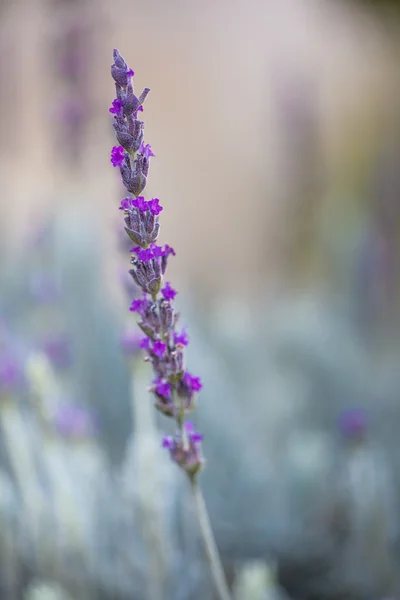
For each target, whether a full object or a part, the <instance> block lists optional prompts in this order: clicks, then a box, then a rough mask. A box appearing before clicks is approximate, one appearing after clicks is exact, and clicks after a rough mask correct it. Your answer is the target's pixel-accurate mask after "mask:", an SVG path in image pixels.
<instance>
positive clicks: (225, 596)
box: [189, 475, 232, 600]
mask: <svg viewBox="0 0 400 600" xmlns="http://www.w3.org/2000/svg"><path fill="white" fill-rule="evenodd" d="M189 481H190V487H191V489H192V493H193V497H194V503H195V507H196V515H197V520H198V523H199V527H200V532H201V537H202V538H203V543H204V549H205V551H206V554H207V558H208V560H209V563H210V568H211V573H212V576H213V580H214V584H215V589H216V591H217V593H218V597H219V600H232V596H231V593H230V591H229V588H228V584H227V582H226V579H225V573H224V569H223V566H222V562H221V558H220V556H219V552H218V548H217V544H216V543H215V539H214V534H213V532H212V529H211V523H210V519H209V517H208V512H207V507H206V504H205V502H204V498H203V494H202V493H201V489H200V487H199V484H198V482H197V476H196V475H195V476H194V477H190V476H189Z"/></svg>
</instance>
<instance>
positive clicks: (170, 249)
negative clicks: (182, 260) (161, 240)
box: [164, 244, 176, 256]
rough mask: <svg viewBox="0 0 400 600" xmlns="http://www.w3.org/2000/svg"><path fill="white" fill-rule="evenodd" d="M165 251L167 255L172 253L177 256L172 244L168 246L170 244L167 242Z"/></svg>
mask: <svg viewBox="0 0 400 600" xmlns="http://www.w3.org/2000/svg"><path fill="white" fill-rule="evenodd" d="M164 251H165V255H166V256H169V255H170V254H172V256H176V252H175V250H174V249H173V248H172V247H171V246H168V244H165V246H164Z"/></svg>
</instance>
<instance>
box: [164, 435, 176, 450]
mask: <svg viewBox="0 0 400 600" xmlns="http://www.w3.org/2000/svg"><path fill="white" fill-rule="evenodd" d="M161 446H162V447H163V448H167V449H168V450H172V449H173V447H174V438H173V437H172V436H171V435H165V436H164V437H163V439H162V443H161Z"/></svg>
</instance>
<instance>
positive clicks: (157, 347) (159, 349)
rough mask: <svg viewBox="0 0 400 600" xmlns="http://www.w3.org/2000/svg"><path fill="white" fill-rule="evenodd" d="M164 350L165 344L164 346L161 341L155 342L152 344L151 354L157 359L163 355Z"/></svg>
mask: <svg viewBox="0 0 400 600" xmlns="http://www.w3.org/2000/svg"><path fill="white" fill-rule="evenodd" d="M166 349H167V344H165V343H164V342H162V341H161V340H157V341H156V342H154V344H153V352H154V354H155V355H156V356H158V357H161V356H163V355H164V354H165V351H166Z"/></svg>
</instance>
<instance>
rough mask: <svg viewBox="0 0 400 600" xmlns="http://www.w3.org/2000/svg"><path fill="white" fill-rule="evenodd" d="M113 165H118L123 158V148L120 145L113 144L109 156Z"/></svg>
mask: <svg viewBox="0 0 400 600" xmlns="http://www.w3.org/2000/svg"><path fill="white" fill-rule="evenodd" d="M110 160H111V162H112V165H113V167H120V166H121V165H122V164H123V163H124V160H125V157H124V149H123V147H122V146H113V148H112V150H111V158H110Z"/></svg>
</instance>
